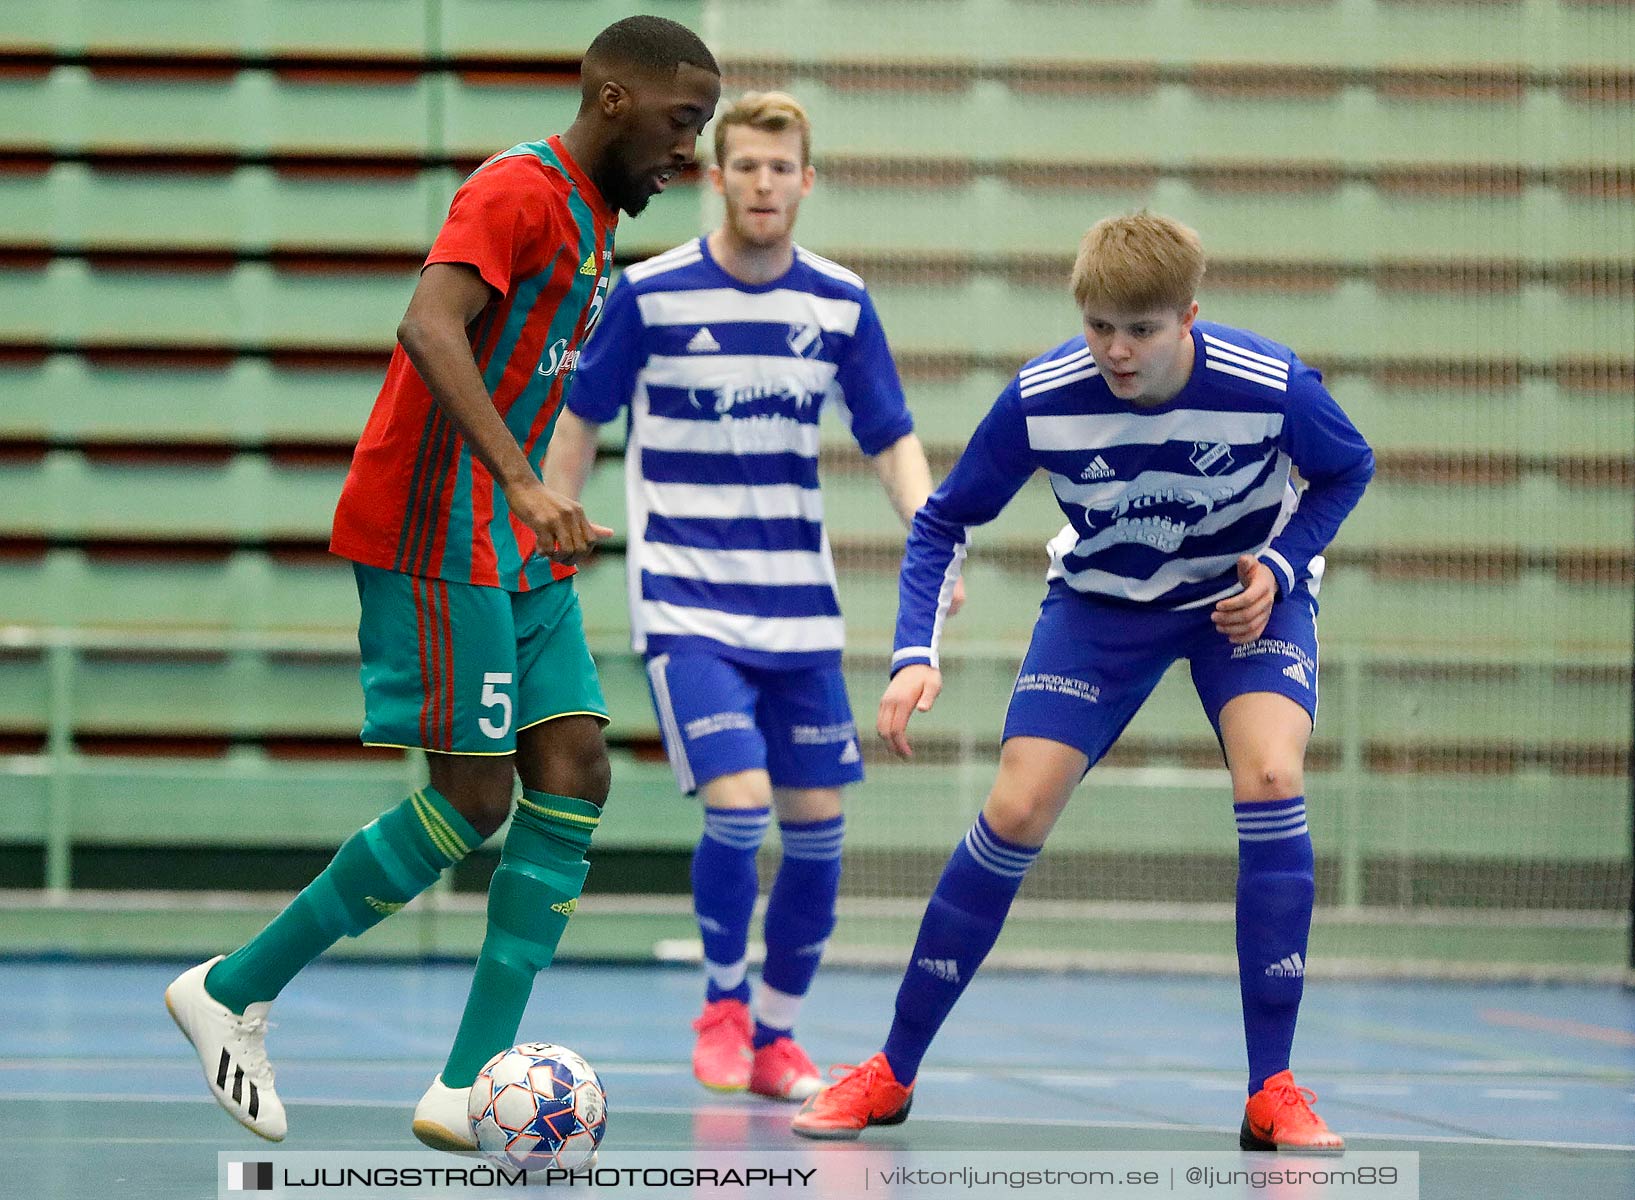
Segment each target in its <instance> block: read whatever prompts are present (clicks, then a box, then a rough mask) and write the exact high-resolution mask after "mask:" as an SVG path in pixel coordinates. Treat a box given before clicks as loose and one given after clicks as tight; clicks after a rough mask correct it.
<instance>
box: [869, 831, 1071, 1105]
mask: <svg viewBox="0 0 1635 1200" xmlns="http://www.w3.org/2000/svg"><path fill="white" fill-rule="evenodd" d="M1038 857H1039V847H1038V846H1019V845H1017V844H1016V843H1014V842H1007V841H1006V840H1005V839H1004V838H1002V837H1000V836H999V835H998V834H996V833H995V832H994V831H993V830H992V828H990V827H989V825H988V819H987V818H986V817H984V816H982V815H981V814H978V816H977V819H976V824H975V825H973V826H971V831H970V832H969V833H967V834H966V835H965V840H964V841H962V842H961V843H960V844H959V845H958V846H955V847H954V853H953V855H952V856H951V857H950V858H949V859H948V865H947V866H946V867H944V868H943V870H942V878H941V879H939V880H938V881H937V890H936V891H935V892H933V893H931V902H930V903H929V904H928V905H926V909H925V916H924V918H923V919H922V920H921V921H920V935H919V937H918V938H917V939H916V940H915V942H914V953H913V955H912V956H911V957H910V958H909V960H908V971H907V972H906V973H905V974H904V975H903V984H902V986H901V987H900V988H898V989H897V1015H896V1017H895V1019H894V1020H893V1021H892V1022H891V1032H890V1033H889V1034H887V1035H886V1044H885V1047H884V1050H885V1055H886V1061H887V1062H889V1063H890V1064H891V1071H892V1074H894V1075H895V1076H896V1077H897V1082H898V1083H901V1084H904V1085H906V1084H909V1083H912V1082H913V1081H914V1077H915V1076H916V1075H918V1074H919V1073H920V1060H921V1059H923V1058H924V1057H925V1052H926V1050H927V1049H928V1048H929V1047H930V1045H931V1039H932V1038H934V1037H936V1036H937V1030H939V1029H941V1028H942V1023H943V1021H944V1020H946V1019H947V1017H948V1014H949V1012H950V1011H951V1010H952V1009H953V1007H954V1002H955V1001H956V1000H958V999H959V997H960V994H961V993H962V992H964V991H965V985H966V984H968V983H969V982H971V976H973V975H975V974H976V969H977V968H978V967H979V966H981V965H982V960H983V959H985V958H987V957H988V951H989V950H992V949H993V944H994V942H995V941H997V940H998V938H999V930H1000V929H1001V928H1002V927H1003V926H1004V924H1005V915H1006V914H1007V913H1008V912H1010V907H1011V901H1012V900H1014V899H1015V898H1016V891H1017V889H1018V888H1020V887H1021V886H1022V877H1023V876H1025V875H1026V874H1027V873H1028V868H1029V867H1031V866H1032V865H1033V860H1034V859H1036V858H1038Z"/></svg>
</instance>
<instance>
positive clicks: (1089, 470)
mask: <svg viewBox="0 0 1635 1200" xmlns="http://www.w3.org/2000/svg"><path fill="white" fill-rule="evenodd" d="M1115 474H1117V472H1116V471H1114V470H1113V468H1111V467H1109V466H1108V465H1107V460H1106V459H1105V458H1103V457H1102V456H1101V455H1099V454H1098V455H1096V456H1095V457H1094V458H1092V459H1091V460H1090V465H1089V466H1088V467H1086V468H1085V469H1084V470H1082V471H1080V472H1079V479H1080V480H1081V481H1088V480H1091V479H1111V478H1112V477H1113V476H1114V475H1115Z"/></svg>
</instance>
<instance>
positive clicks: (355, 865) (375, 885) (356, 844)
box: [204, 787, 483, 1013]
mask: <svg viewBox="0 0 1635 1200" xmlns="http://www.w3.org/2000/svg"><path fill="white" fill-rule="evenodd" d="M482 840H483V839H482V836H481V835H480V834H478V832H477V831H476V830H475V829H473V828H472V827H471V824H470V822H468V821H467V820H466V819H465V818H464V817H462V816H461V815H460V814H459V813H458V812H457V811H455V809H454V806H453V805H451V804H450V803H449V802H448V801H447V800H445V799H443V797H442V796H441V795H439V794H438V792H437V791H436V789H434V788H430V787H428V788H427V789H426V790H425V791H423V792H416V793H415V794H414V795H412V796H410V797H409V798H408V799H407V800H405V801H403V803H401V804H399V805H398V806H397V807H396V808H393V809H389V810H388V811H386V812H383V813H381V814H380V816H378V817H376V818H375V819H374V820H373V821H371V822H369V824H367V825H365V826H364V827H363V828H362V829H360V830H358V832H356V833H354V834H353V835H352V836H351V837H349V838H347V839H346V841H345V842H343V843H342V844H341V848H340V849H339V850H338V851H336V853H335V857H334V858H333V859H332V860H331V861H330V864H329V866H327V867H325V868H324V870H323V873H322V874H320V875H319V876H318V878H316V879H314V880H313V881H312V882H311V883H309V884H308V885H307V886H306V888H305V890H304V891H302V892H301V894H300V895H299V896H297V897H296V898H295V899H294V900H292V901H290V903H289V907H288V908H286V909H284V911H283V912H281V913H279V914H278V915H277V916H276V917H274V918H273V919H272V922H271V924H269V925H268V926H267V927H266V928H265V929H263V930H262V931H261V932H260V933H258V934H256V935H255V937H253V938H252V939H250V941H249V942H247V943H245V944H244V945H243V946H242V947H240V948H239V949H237V950H235V951H233V953H231V954H229V955H228V956H227V957H226V958H224V959H222V960H221V961H220V962H219V963H217V964H216V965H215V966H214V967H211V968H210V973H209V974H208V975H207V976H205V980H204V986H205V990H206V991H207V992H209V993H210V995H212V996H214V997H215V998H216V999H217V1000H218V1001H220V1002H221V1003H222V1004H225V1005H226V1006H227V1007H228V1008H230V1009H232V1010H233V1011H234V1012H238V1013H241V1012H243V1011H244V1006H245V1005H247V1004H254V1003H257V1002H258V1001H263V1000H271V999H272V998H273V997H274V996H276V995H278V993H279V992H281V991H283V990H284V985H285V984H287V983H288V982H289V981H290V980H291V979H294V978H295V975H296V972H298V971H299V970H300V969H301V968H302V967H304V966H306V965H307V964H308V963H309V962H311V961H312V960H313V959H315V958H317V957H318V956H319V955H320V954H322V953H323V952H324V951H325V950H327V949H329V948H330V947H331V946H333V945H334V944H335V943H336V942H337V941H339V940H340V939H341V938H343V937H357V936H358V935H359V934H361V933H362V932H363V931H364V930H366V929H369V928H372V927H373V926H375V925H377V924H379V923H380V922H381V921H383V920H385V919H386V918H387V917H389V916H391V915H392V914H393V913H395V912H396V911H397V910H398V909H400V908H402V907H403V906H404V905H405V904H407V903H408V902H409V901H410V900H413V899H414V898H415V897H416V896H418V895H419V894H420V893H421V892H423V891H425V890H426V889H427V888H428V887H430V886H431V885H432V884H433V883H435V882H436V880H437V877H438V876H439V875H440V874H442V872H443V869H444V868H445V867H451V866H453V865H454V864H455V863H457V862H459V861H460V860H461V859H462V858H464V857H465V856H466V855H467V854H469V853H470V852H471V851H472V850H474V849H476V847H477V846H479V845H481V844H482Z"/></svg>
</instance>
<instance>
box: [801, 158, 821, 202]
mask: <svg viewBox="0 0 1635 1200" xmlns="http://www.w3.org/2000/svg"><path fill="white" fill-rule="evenodd" d="M815 179H817V168H816V167H814V166H813V165H812V164H811V163H807V164H806V165H805V166H804V167H802V168H801V172H800V194H801V195H802V196H810V195H811V194H812V182H813V181H814V180H815Z"/></svg>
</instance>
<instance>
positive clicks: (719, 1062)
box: [693, 998, 754, 1092]
mask: <svg viewBox="0 0 1635 1200" xmlns="http://www.w3.org/2000/svg"><path fill="white" fill-rule="evenodd" d="M693 1030H694V1031H695V1032H696V1033H697V1034H698V1041H696V1042H694V1043H693V1077H694V1078H696V1079H697V1080H698V1082H699V1083H702V1084H703V1085H704V1086H705V1087H707V1088H709V1089H710V1091H712V1092H741V1091H743V1090H744V1089H745V1088H746V1087H748V1086H749V1074H750V1068H751V1066H752V1065H753V1060H754V1055H753V1049H752V1042H753V1038H752V1037H751V1036H750V1023H749V1005H747V1004H745V1003H744V1002H743V1001H742V1000H732V999H728V998H723V999H721V1000H715V1001H711V1002H709V1003H707V1004H705V1005H704V1011H703V1012H702V1013H700V1014H699V1017H698V1020H696V1021H694V1022H693Z"/></svg>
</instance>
